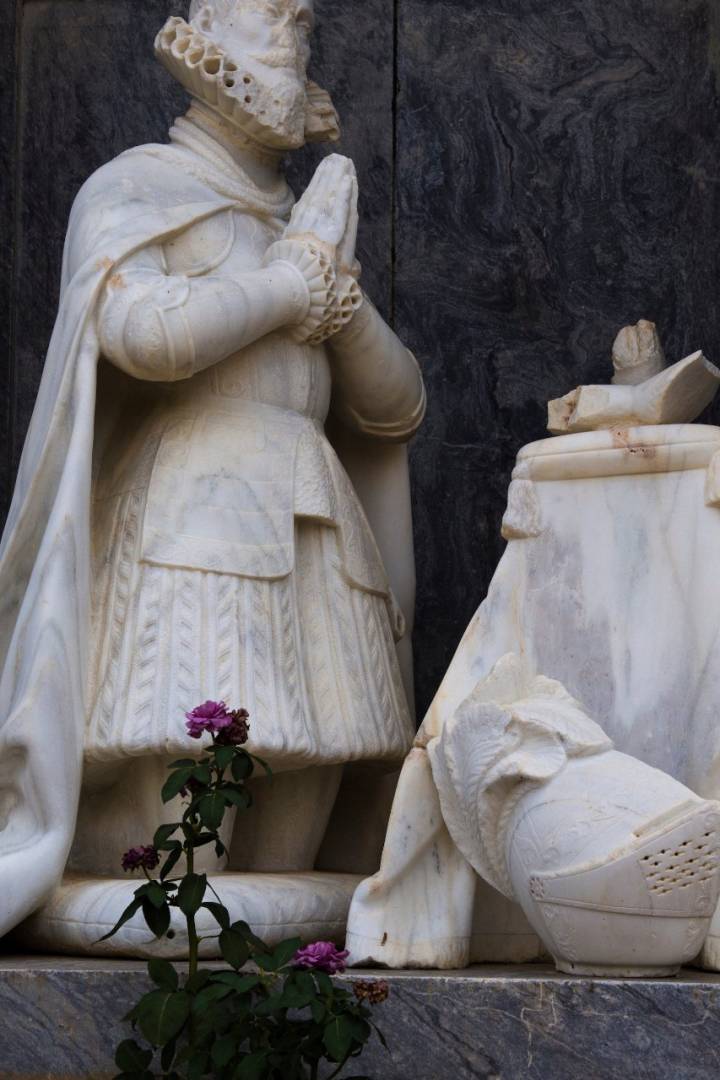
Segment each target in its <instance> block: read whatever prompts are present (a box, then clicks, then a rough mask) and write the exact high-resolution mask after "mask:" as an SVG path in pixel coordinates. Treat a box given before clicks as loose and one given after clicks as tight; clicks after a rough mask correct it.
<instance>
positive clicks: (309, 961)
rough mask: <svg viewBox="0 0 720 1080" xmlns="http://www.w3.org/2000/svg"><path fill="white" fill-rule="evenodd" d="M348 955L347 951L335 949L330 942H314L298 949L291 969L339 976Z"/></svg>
mask: <svg viewBox="0 0 720 1080" xmlns="http://www.w3.org/2000/svg"><path fill="white" fill-rule="evenodd" d="M349 955H350V953H349V952H348V951H347V949H336V948H335V946H334V945H333V943H332V941H315V942H314V943H313V944H312V945H306V946H305V948H304V949H298V951H297V952H296V953H295V956H294V957H293V961H292V962H293V967H296V968H306V969H307V970H311V971H324V972H326V973H327V974H328V975H341V974H342V972H343V971H344V970H345V961H346V960H347V958H348V956H349Z"/></svg>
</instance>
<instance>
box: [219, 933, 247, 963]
mask: <svg viewBox="0 0 720 1080" xmlns="http://www.w3.org/2000/svg"><path fill="white" fill-rule="evenodd" d="M218 944H219V946H220V952H221V953H222V956H223V960H227V962H228V964H230V966H231V967H234V968H241V967H242V966H243V964H246V963H247V962H248V960H249V958H250V949H249V947H248V943H247V941H246V940H245V937H244V936H243V935H242V934H238V933H237V931H236V930H233V929H232V928H231V929H230V930H223V931H221V933H220V937H219V939H218Z"/></svg>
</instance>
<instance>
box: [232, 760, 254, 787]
mask: <svg viewBox="0 0 720 1080" xmlns="http://www.w3.org/2000/svg"><path fill="white" fill-rule="evenodd" d="M230 771H231V772H232V776H233V780H237V782H238V783H241V782H242V781H243V780H249V779H250V777H251V776H252V774H253V772H254V771H255V766H254V765H253V761H252V758H251V757H250V756H249V755H248V754H245V753H240V754H235V755H234V757H233V761H232V768H231V770H230Z"/></svg>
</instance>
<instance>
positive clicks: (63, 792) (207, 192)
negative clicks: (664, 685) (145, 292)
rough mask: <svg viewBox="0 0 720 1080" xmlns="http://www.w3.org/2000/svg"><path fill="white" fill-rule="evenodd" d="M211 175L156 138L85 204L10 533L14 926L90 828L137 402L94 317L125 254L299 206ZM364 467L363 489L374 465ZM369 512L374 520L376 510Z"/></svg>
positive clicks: (0, 703) (74, 225) (7, 780)
mask: <svg viewBox="0 0 720 1080" xmlns="http://www.w3.org/2000/svg"><path fill="white" fill-rule="evenodd" d="M141 158H144V160H145V166H146V171H145V174H144V175H145V178H146V179H147V176H148V171H147V164H148V160H149V159H151V162H150V163H151V165H152V168H153V170H154V173H153V174H151V175H153V183H152V184H147V183H145V184H142V183H138V182H133V181H132V179H128V177H129V176H132V173H133V165H134V162H133V159H134V160H135V161H138V160H140V159H141ZM201 172H202V170H201ZM211 172H212V170H211V169H210V168H209V167H208V169H207V170H206V174H205V175H200V174H198V173H197V172H196V175H194V176H193V175H190V173H189V172H188V171H185V170H183V169H182V168H179V167H178V151H177V150H176V149H175V148H173V147H166V146H149V147H141V148H138V149H136V150H132V151H129V152H128V153H127V154H124V155H121V156H120V157H119V158H117V159H115V161H113V162H110V163H109V164H108V165H106V166H104V167H103V168H102V169H100V170H99V171H98V172H97V173H96V174H94V176H93V177H91V178H90V180H89V181H88V182H87V183H86V185H85V186H84V187H83V189H82V190H81V192H80V193H79V195H78V197H77V199H76V201H75V204H74V206H73V210H72V213H71V217H70V223H69V227H68V233H67V237H66V243H65V251H64V256H63V269H62V279H61V290H60V303H59V310H58V316H57V321H56V323H55V328H54V331H53V334H52V338H51V341H50V346H49V350H48V354H47V359H46V363H45V368H44V371H43V376H42V380H41V384H40V389H39V392H38V397H37V401H36V405H35V409H34V412H33V417H32V420H31V423H30V427H29V430H28V434H27V438H26V442H25V446H24V450H23V454H22V458H21V462H20V467H19V472H18V478H17V482H16V487H15V492H14V496H13V500H12V504H11V508H10V513H9V516H8V520H7V524H6V527H5V531H4V533H3V537H2V542H1V543H0V672H1V674H0V874H2V880H3V883H4V888H3V897H4V901H3V904H2V906H1V907H0V935H2V934H3V933H6V932H7V931H8V930H9V929H11V928H12V927H13V926H14V925H16V924H17V923H18V922H19V921H20V920H21V919H22V918H24V917H25V916H26V915H28V914H29V913H30V912H32V911H33V910H35V909H36V908H37V907H39V906H40V905H41V904H42V903H43V901H44V900H45V899H46V898H47V896H48V895H49V893H50V892H51V891H52V889H53V888H54V887H55V886H56V884H57V883H58V882H59V880H60V878H61V876H62V872H63V869H64V866H65V862H66V859H67V855H68V852H69V849H70V845H71V843H72V839H73V834H74V829H75V820H76V814H77V807H78V801H79V793H80V786H81V778H82V756H83V739H84V734H85V725H86V719H87V712H88V702H87V682H88V656H89V635H90V596H91V536H90V531H91V487H92V469H93V462H94V461H95V463H97V461H98V460H99V459H100V457H101V456H102V455H101V451H99V450H98V447H100V448H102V447H103V446H104V445H106V443H107V440H108V439H109V438H110V436H111V433H112V430H113V425H114V423H115V422H116V420H117V417H118V415H119V413H120V410H121V405H122V396H121V395H118V394H117V392H116V386H115V385H113V386H112V387H111V389H110V392H109V393H103V385H102V383H103V378H102V377H101V378H100V383H98V371H99V370H101V371H102V369H104V368H106V367H107V365H105V364H101V365H100V367H99V365H98V361H99V359H100V354H99V345H98V336H97V329H96V318H95V316H96V309H97V305H98V303H99V301H100V299H101V297H102V295H103V290H104V287H105V285H106V283H107V281H108V279H109V278H110V277H111V276H112V275H113V273H114V272H115V269H116V267H117V266H118V264H120V263H121V262H122V261H123V260H124V259H126V258H128V257H129V256H131V255H133V254H134V253H136V252H138V251H140V250H141V249H143V248H145V247H147V246H149V245H155V244H162V243H164V242H167V241H169V240H171V239H172V238H173V237H174V236H177V235H178V234H180V233H182V232H183V231H184V230H186V229H188V228H190V227H191V226H193V225H195V224H197V223H199V222H201V221H203V220H205V219H207V218H209V217H212V216H213V215H216V214H219V213H222V212H224V211H227V210H232V209H239V210H245V211H248V212H250V213H252V214H255V215H256V216H259V217H263V216H264V217H268V218H270V217H274V216H277V215H278V214H279V213H281V214H282V216H285V215H286V214H287V212H288V211H289V208H290V201H289V200H288V202H287V205H285V206H283V207H282V209H281V210H279V209H278V208H277V207H273V206H268V205H266V204H264V203H263V201H262V197H261V196H260V193H259V192H258V193H256V192H255V191H254V189H253V188H252V186H251V185H249V184H244V185H238V184H233V183H232V182H229V181H228V182H226V181H227V177H224V178H223V177H220V176H210V175H208V174H209V173H211ZM215 181H217V182H215ZM256 195H257V196H258V197H256ZM118 377H119V376H117V375H116V374H115V373H113V379H114V380H116V379H117V378H118ZM121 378H123V379H124V377H121ZM128 381H129V380H128ZM100 398H102V400H103V408H102V409H98V410H97V415H96V399H100ZM94 447H95V454H94V453H93V448H94ZM378 450H379V452H380V453H381V454H382V453H383V451H386V453H387V468H385V469H384V470H383V482H384V483H386V484H387V485H388V491H387V492H386V493H385V497H384V501H383V502H384V505H387V500H388V499H393V498H394V499H395V500H396V502H397V504H398V505H399V506H404V505H406V503H407V500H408V478H407V464H406V457H405V455H404V452H403V451H402V448H398V447H396V446H391V445H387V447H384V446H383V445H382V444H378V448H376V449H375V450H374V461H375V463H377V454H378ZM398 450H400V451H401V452H400V453H398ZM341 454H342V452H341ZM355 460H357V455H356V458H355ZM374 475H375V474H374ZM353 478H354V479H356V480H357V482H358V486H359V488H360V494H361V497H362V487H363V476H362V473H359V474H356V475H354V476H353ZM368 517H369V518H370V520H371V524H372V508H371V507H368ZM387 535H388V534H387V531H386V536H387ZM393 543H395V545H396V550H394V551H393V550H391V548H392V544H393ZM398 544H399V545H400V547H402V548H403V550H401V551H398V550H397V545H398ZM380 547H381V549H382V554H383V556H384V557H385V559H386V561H387V562H388V563H389V565H390V566H391V567H392V566H393V565H403V564H404V566H405V567H406V568H407V566H412V565H413V553H412V549H411V547H408V545H407V531H406V530H404V529H400V530H398V531H397V532H396V533H395V537H394V540H393V539H392V538H391V541H390V546H388V544H387V542H385V543H383V541H381V542H380Z"/></svg>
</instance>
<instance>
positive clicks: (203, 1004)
mask: <svg viewBox="0 0 720 1080" xmlns="http://www.w3.org/2000/svg"><path fill="white" fill-rule="evenodd" d="M230 994H232V987H231V986H223V985H221V984H219V983H214V982H213V983H211V984H210V985H209V986H206V987H204V988H203V989H202V990H201V991H200V993H199V994H198V995H197V996H196V998H195V1000H194V1001H193V1005H192V1009H193V1012H194V1013H202V1012H204V1011H205V1010H206V1009H207V1008H209V1007H210V1006H211V1005H214V1004H215V1002H216V1001H222V1000H223V998H226V997H228V996H229V995H230Z"/></svg>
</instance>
